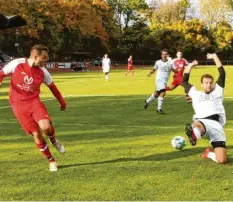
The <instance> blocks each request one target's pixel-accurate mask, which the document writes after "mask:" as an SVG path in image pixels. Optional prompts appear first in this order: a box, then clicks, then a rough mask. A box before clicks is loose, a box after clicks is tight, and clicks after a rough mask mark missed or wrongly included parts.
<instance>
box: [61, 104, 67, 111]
mask: <svg viewBox="0 0 233 202" xmlns="http://www.w3.org/2000/svg"><path fill="white" fill-rule="evenodd" d="M60 109H61V111H65V110H66V103H64V104H62V105H61V107H60Z"/></svg>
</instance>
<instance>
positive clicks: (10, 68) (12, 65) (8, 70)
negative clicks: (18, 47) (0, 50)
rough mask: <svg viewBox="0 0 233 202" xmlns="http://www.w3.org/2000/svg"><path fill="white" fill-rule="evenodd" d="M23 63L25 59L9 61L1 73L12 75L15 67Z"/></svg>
mask: <svg viewBox="0 0 233 202" xmlns="http://www.w3.org/2000/svg"><path fill="white" fill-rule="evenodd" d="M24 62H25V58H20V59H15V60H12V61H10V62H9V63H8V64H7V65H5V67H4V68H3V69H2V71H3V72H4V73H5V74H13V73H14V71H15V69H16V67H17V66H18V65H19V64H20V63H24Z"/></svg>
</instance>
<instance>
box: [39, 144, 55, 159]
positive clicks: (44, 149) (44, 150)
mask: <svg viewBox="0 0 233 202" xmlns="http://www.w3.org/2000/svg"><path fill="white" fill-rule="evenodd" d="M36 146H37V148H38V149H39V150H40V151H41V153H42V154H43V155H44V156H45V157H46V158H47V159H48V160H49V162H55V159H54V158H53V156H52V154H51V153H50V151H49V147H48V145H47V143H46V142H45V141H44V140H43V141H42V142H41V143H40V144H36Z"/></svg>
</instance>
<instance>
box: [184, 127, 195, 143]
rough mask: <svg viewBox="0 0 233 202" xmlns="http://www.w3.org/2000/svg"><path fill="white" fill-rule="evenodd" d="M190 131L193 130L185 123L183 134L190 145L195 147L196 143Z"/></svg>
mask: <svg viewBox="0 0 233 202" xmlns="http://www.w3.org/2000/svg"><path fill="white" fill-rule="evenodd" d="M192 130H193V128H192V125H191V124H190V123H187V124H186V126H185V133H186V135H187V136H188V138H189V142H190V144H191V145H193V146H195V145H196V143H197V142H196V140H194V139H193V137H192Z"/></svg>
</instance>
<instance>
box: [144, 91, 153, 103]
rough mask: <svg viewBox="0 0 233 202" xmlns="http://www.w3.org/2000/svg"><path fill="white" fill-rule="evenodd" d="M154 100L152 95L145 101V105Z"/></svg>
mask: <svg viewBox="0 0 233 202" xmlns="http://www.w3.org/2000/svg"><path fill="white" fill-rule="evenodd" d="M154 99H155V96H154V93H153V94H152V95H151V96H150V97H149V98H148V99H147V100H146V102H147V104H148V103H150V102H152V101H153V100H154Z"/></svg>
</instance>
